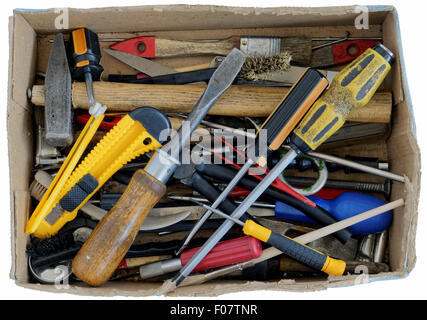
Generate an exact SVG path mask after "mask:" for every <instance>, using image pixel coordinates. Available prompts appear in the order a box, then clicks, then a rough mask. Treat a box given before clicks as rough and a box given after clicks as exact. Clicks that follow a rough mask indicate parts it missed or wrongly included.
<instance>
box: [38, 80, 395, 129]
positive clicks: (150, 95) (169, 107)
mask: <svg viewBox="0 0 427 320" xmlns="http://www.w3.org/2000/svg"><path fill="white" fill-rule="evenodd" d="M205 88H206V85H199V84H188V85H153V84H128V83H116V82H95V83H94V90H95V97H96V99H97V101H98V102H100V103H102V104H105V105H107V106H108V112H116V111H117V112H128V111H131V110H134V109H136V108H139V107H141V106H153V107H155V108H156V109H159V110H160V111H162V112H183V113H186V112H191V110H192V109H193V107H194V105H195V104H196V103H197V101H198V100H199V99H200V96H201V95H202V93H203V91H204V90H205ZM288 91H289V88H284V87H265V86H244V85H233V86H231V87H230V88H229V89H228V90H227V91H226V92H225V93H224V94H223V95H222V96H221V97H220V98H219V99H218V101H217V102H216V103H215V105H214V106H213V107H212V108H211V109H210V110H209V114H211V115H222V116H237V117H243V116H248V117H268V115H270V114H271V113H272V112H273V111H274V109H275V108H276V107H277V105H279V104H280V102H281V101H282V100H283V97H284V96H285V95H286V94H287V93H288ZM72 100H73V106H74V108H76V109H89V104H88V99H87V95H86V87H85V84H84V83H74V84H73V97H72ZM31 102H32V103H33V104H35V105H44V86H42V85H36V86H33V89H32V95H31ZM391 105H392V101H391V92H389V91H383V92H377V93H376V94H375V95H374V96H373V98H372V99H371V101H370V102H369V103H368V105H366V107H364V108H361V109H358V110H356V111H355V112H353V113H352V114H351V115H350V116H349V118H348V120H349V121H359V122H381V123H388V122H390V116H391Z"/></svg>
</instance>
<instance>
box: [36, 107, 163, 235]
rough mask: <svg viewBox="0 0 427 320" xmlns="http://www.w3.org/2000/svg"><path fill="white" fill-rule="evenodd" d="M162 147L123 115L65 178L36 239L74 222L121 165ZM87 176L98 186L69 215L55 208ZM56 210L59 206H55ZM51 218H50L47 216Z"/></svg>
mask: <svg viewBox="0 0 427 320" xmlns="http://www.w3.org/2000/svg"><path fill="white" fill-rule="evenodd" d="M160 147H161V144H160V143H159V142H158V141H157V140H156V139H154V138H153V137H152V136H151V135H150V134H149V133H148V132H147V131H146V129H145V128H144V126H143V125H142V124H141V123H140V122H138V121H135V120H133V119H132V118H131V117H130V116H129V115H126V116H124V117H123V118H122V119H121V120H120V121H119V122H118V123H117V124H116V125H115V126H114V128H113V129H111V130H110V131H109V132H108V133H107V134H106V135H105V136H104V137H103V138H102V140H101V141H100V142H98V144H97V145H96V146H95V147H94V148H93V149H92V150H91V151H90V153H89V154H88V155H87V156H86V157H85V158H84V159H83V160H82V162H81V163H80V164H79V165H78V167H77V168H76V169H75V170H74V171H73V172H72V174H71V175H70V177H69V178H68V179H67V181H66V183H65V185H64V187H63V188H62V189H61V192H60V193H59V196H58V197H56V199H55V200H56V201H55V202H53V203H52V206H50V207H49V209H50V210H49V211H48V212H50V214H49V215H47V216H46V218H45V219H43V221H41V222H40V224H39V225H38V226H37V229H36V230H34V235H35V236H36V237H38V238H47V237H50V236H52V235H54V234H56V233H57V232H58V231H59V230H60V229H61V228H62V226H63V225H64V224H65V223H67V222H68V221H71V220H73V219H74V218H75V217H76V215H77V212H78V210H79V209H80V208H81V207H82V206H83V205H84V204H85V203H86V202H87V201H88V200H89V199H90V198H91V197H92V196H93V194H94V193H95V192H97V191H98V190H99V188H100V187H101V186H102V185H103V184H104V183H105V182H106V181H107V180H108V179H109V178H110V177H111V176H112V175H113V174H114V173H115V172H117V170H119V169H120V168H121V167H122V166H123V165H124V164H126V163H127V162H129V161H130V160H132V159H134V158H136V157H137V156H139V155H141V154H143V153H146V152H148V151H151V150H154V149H157V148H160ZM86 174H90V175H91V176H93V177H94V178H95V179H96V180H97V181H98V187H97V188H96V189H95V190H94V191H93V192H92V193H90V194H89V195H88V196H87V197H86V198H85V200H84V201H83V202H81V203H80V205H79V206H78V207H77V208H76V209H74V210H73V211H72V212H68V211H65V210H63V209H62V211H60V212H56V213H55V210H59V209H58V208H55V206H57V205H58V204H59V201H60V200H61V199H62V198H63V197H64V196H65V195H66V194H67V193H68V192H69V191H70V190H71V189H72V188H73V187H74V186H75V185H76V184H77V183H78V182H79V181H80V180H81V179H82V178H83V177H84V176H85V175H86ZM58 207H60V206H59V205H58ZM51 214H52V215H53V216H52V217H50V215H51Z"/></svg>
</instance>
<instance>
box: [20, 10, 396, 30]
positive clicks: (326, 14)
mask: <svg viewBox="0 0 427 320" xmlns="http://www.w3.org/2000/svg"><path fill="white" fill-rule="evenodd" d="M357 8H358V6H342V7H340V6H335V7H311V8H308V7H275V8H260V7H232V6H213V5H183V4H179V5H161V6H152V5H147V6H134V7H120V8H114V7H110V8H95V9H74V8H61V9H58V8H57V9H47V10H38V11H36V12H34V11H31V10H25V9H21V10H19V11H15V12H19V13H21V14H22V15H24V16H25V18H26V19H27V20H28V21H29V22H30V24H31V25H32V26H33V27H34V29H35V31H36V32H38V33H48V32H49V30H51V29H52V28H53V23H54V21H55V18H56V16H58V14H60V11H58V10H62V9H67V10H68V13H69V16H70V19H69V21H70V25H69V26H68V29H72V28H76V27H78V23H79V19H80V16H81V15H86V16H92V15H93V16H95V15H98V16H101V17H102V16H103V15H104V14H105V13H108V14H109V15H110V17H112V19H113V20H114V21H115V20H116V19H118V18H119V17H122V16H123V14H126V15H127V16H129V15H130V16H131V17H132V16H135V17H137V16H138V15H139V16H140V15H141V14H143V15H145V19H144V20H141V21H140V22H138V24H137V26H135V29H140V30H145V31H160V30H166V29H168V28H169V27H170V26H169V24H168V23H166V25H164V26H162V27H161V28H157V29H156V28H153V27H151V23H150V20H151V19H156V17H158V16H159V15H162V14H164V13H170V12H173V13H174V14H175V15H176V16H177V19H178V20H179V23H180V28H179V29H180V30H186V29H187V30H189V29H191V28H192V27H194V26H195V25H194V23H193V22H192V21H191V20H193V19H191V16H192V15H196V14H197V15H206V16H205V18H204V19H203V20H202V21H203V22H202V23H200V22H199V23H198V28H199V29H212V28H213V27H214V25H215V24H216V25H217V24H218V22H217V20H213V19H211V18H210V17H209V14H210V13H216V14H222V15H223V16H222V21H221V25H222V26H223V27H224V28H228V27H230V28H236V27H237V25H239V26H238V27H245V26H247V25H249V24H251V17H253V16H258V15H260V14H262V15H263V16H264V17H263V21H262V24H263V25H264V26H266V27H267V26H276V25H279V24H280V26H287V25H294V26H297V25H298V24H300V25H301V24H306V25H307V24H308V22H307V21H305V20H304V19H301V17H304V16H306V13H307V10H308V9H309V10H310V14H311V16H316V19H315V21H313V20H312V19H309V20H310V21H309V22H310V24H311V25H323V24H324V21H326V19H331V20H332V21H333V23H334V24H340V23H341V24H343V23H344V22H345V24H352V23H353V20H351V19H350V17H353V18H355V17H356V16H357V15H359V14H360V11H356V9H357ZM368 8H370V13H371V15H372V20H382V18H383V16H384V15H385V14H386V12H387V11H390V10H392V9H393V7H390V6H371V7H368ZM40 15H41V16H43V19H38V18H37V19H34V17H35V16H37V17H40ZM236 16H238V17H239V19H238V20H239V22H238V24H236V21H237V19H235V17H236ZM283 16H287V19H286V20H285V21H284V20H283V19H282V17H283ZM106 20H107V19H103V20H100V21H98V23H96V24H95V23H94V24H93V25H88V27H89V28H91V29H93V30H94V31H95V32H97V31H99V30H100V29H103V30H104V31H107V30H109V28H110V26H111V24H109V23H108V21H106ZM171 23H174V22H171ZM175 29H176V24H175ZM109 31H116V32H120V31H123V30H120V27H118V28H115V30H109ZM126 31H129V30H126Z"/></svg>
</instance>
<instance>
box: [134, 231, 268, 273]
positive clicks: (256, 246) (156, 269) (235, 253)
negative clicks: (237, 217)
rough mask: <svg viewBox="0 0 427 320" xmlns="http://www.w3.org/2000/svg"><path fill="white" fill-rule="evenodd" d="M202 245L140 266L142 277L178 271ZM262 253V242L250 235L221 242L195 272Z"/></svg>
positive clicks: (254, 256) (245, 259) (233, 262)
mask: <svg viewBox="0 0 427 320" xmlns="http://www.w3.org/2000/svg"><path fill="white" fill-rule="evenodd" d="M199 249H200V247H197V248H193V249H189V250H186V251H184V252H183V253H182V254H181V256H180V257H179V258H174V259H168V260H162V261H158V262H154V263H150V264H146V265H143V266H141V267H140V268H139V276H140V277H141V279H149V278H153V277H157V276H160V275H163V274H166V273H169V272H174V271H178V270H179V269H181V267H182V266H184V265H185V264H186V263H187V262H188V261H189V260H190V259H191V257H192V256H193V255H194V254H195V253H196V252H197V251H198V250H199ZM261 253H262V247H261V242H260V241H259V240H258V239H255V238H253V237H250V236H245V237H240V238H236V239H231V240H226V241H221V242H219V243H218V244H217V245H216V246H215V247H214V248H213V249H212V250H211V252H209V254H208V255H207V256H206V257H205V258H204V259H203V260H202V261H201V262H200V263H199V264H198V265H197V267H196V268H194V270H193V272H197V271H202V270H208V269H214V268H218V267H222V266H228V265H232V264H235V263H239V262H244V261H248V260H251V259H254V258H257V257H259V256H260V255H261Z"/></svg>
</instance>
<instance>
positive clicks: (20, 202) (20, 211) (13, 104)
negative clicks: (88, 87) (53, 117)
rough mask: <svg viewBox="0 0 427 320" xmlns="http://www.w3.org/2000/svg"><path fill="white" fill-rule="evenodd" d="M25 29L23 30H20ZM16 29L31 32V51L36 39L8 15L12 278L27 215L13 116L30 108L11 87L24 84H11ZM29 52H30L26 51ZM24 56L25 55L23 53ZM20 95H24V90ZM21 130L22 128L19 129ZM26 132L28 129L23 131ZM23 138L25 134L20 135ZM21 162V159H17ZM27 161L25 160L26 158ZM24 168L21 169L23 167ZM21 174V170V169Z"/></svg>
mask: <svg viewBox="0 0 427 320" xmlns="http://www.w3.org/2000/svg"><path fill="white" fill-rule="evenodd" d="M24 30H25V31H24ZM20 32H28V33H31V32H32V34H33V41H32V42H31V41H28V43H26V45H28V46H30V47H32V48H33V52H35V48H36V47H35V45H36V39H35V33H34V31H33V29H32V28H31V26H30V25H29V24H28V23H27V22H26V21H25V19H24V18H23V17H21V16H19V15H14V16H12V17H9V45H10V51H9V77H8V104H7V139H8V162H9V168H10V169H9V188H10V214H11V216H10V217H11V250H12V251H11V261H12V263H11V268H10V273H9V276H10V277H11V278H12V279H18V278H22V279H24V278H25V276H26V274H27V272H26V270H24V269H23V268H24V266H25V265H26V262H25V261H21V260H20V258H24V259H25V257H26V255H25V246H26V239H27V237H18V236H17V235H18V234H20V232H21V233H23V234H25V233H24V229H23V226H25V221H22V219H27V212H28V211H29V209H28V208H29V198H30V197H29V194H28V190H27V189H28V183H24V184H22V183H21V184H20V183H17V181H16V179H15V178H14V177H15V175H16V174H17V171H20V172H22V171H23V170H22V169H18V168H16V169H15V170H13V169H12V168H13V167H16V160H17V159H16V157H17V154H19V152H20V150H19V148H25V147H27V144H25V143H22V144H20V143H17V141H15V139H19V138H18V137H17V135H15V133H16V130H19V128H20V125H22V124H20V125H17V124H16V123H15V121H16V119H17V118H22V119H24V122H25V119H27V121H28V119H29V118H30V114H31V110H30V106H29V104H28V101H27V100H26V99H25V100H24V99H15V90H18V91H19V93H20V94H21V95H22V92H21V91H20V90H22V91H24V93H25V90H26V88H24V87H22V88H20V89H17V86H15V85H14V84H15V83H14V79H15V77H16V72H17V71H16V68H15V67H16V64H21V63H22V61H19V63H18V62H17V61H16V57H15V46H16V45H17V44H18V43H20V42H22V41H20V40H22V38H19V35H18V33H20ZM28 56H31V55H28ZM24 59H25V57H24ZM30 59H31V61H28V62H27V63H25V64H24V63H22V64H24V65H25V66H32V67H33V68H32V70H28V73H29V74H30V75H29V76H28V77H27V78H26V79H24V80H23V82H24V86H25V83H29V82H32V81H33V80H32V78H33V76H32V75H31V73H34V70H35V59H34V57H32V58H30ZM24 96H26V95H25V94H24ZM19 114H26V115H27V116H26V117H25V116H22V117H21V116H18V115H19ZM28 130H30V131H31V130H32V129H31V128H28ZM21 131H22V130H21ZM27 132H29V131H27ZM27 132H25V131H22V132H20V134H21V138H22V137H26V134H27ZM24 139H25V138H24ZM32 150H33V149H32V146H29V148H28V152H29V153H31V154H32ZM31 159H32V157H30V160H28V161H29V162H32V160H31ZM21 160H22V161H24V162H25V160H23V159H21ZM28 161H27V162H28ZM27 164H28V166H30V163H27ZM24 171H25V170H24ZM30 171H31V168H30V167H28V170H27V175H29V172H30ZM24 175H25V173H24ZM22 240H23V241H24V243H25V244H24V245H23V246H22ZM23 250H24V251H23Z"/></svg>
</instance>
